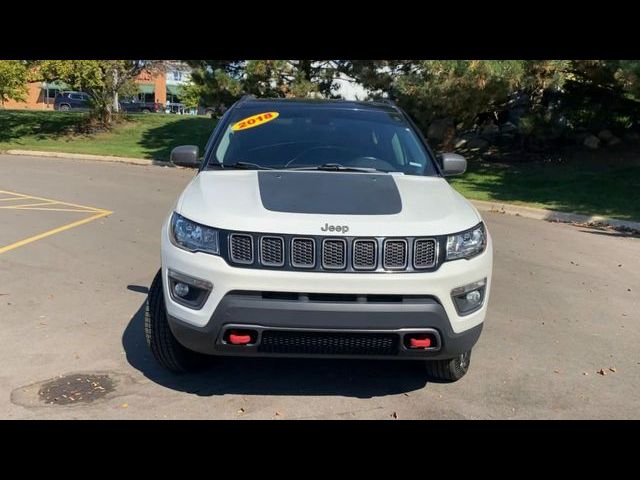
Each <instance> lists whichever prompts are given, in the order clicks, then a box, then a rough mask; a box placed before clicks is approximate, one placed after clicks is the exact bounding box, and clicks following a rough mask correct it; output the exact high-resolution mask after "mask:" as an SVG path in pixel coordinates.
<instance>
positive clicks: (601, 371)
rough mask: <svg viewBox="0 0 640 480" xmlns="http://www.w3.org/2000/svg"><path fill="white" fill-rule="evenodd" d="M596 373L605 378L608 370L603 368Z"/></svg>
mask: <svg viewBox="0 0 640 480" xmlns="http://www.w3.org/2000/svg"><path fill="white" fill-rule="evenodd" d="M596 373H598V374H600V375H602V376H604V375H606V374H607V372H606V370H605V369H604V368H601V369H600V370H598V371H597V372H596Z"/></svg>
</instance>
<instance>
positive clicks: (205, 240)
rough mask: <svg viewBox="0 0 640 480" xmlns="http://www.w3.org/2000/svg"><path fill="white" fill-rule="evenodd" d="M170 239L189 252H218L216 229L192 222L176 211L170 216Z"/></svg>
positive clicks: (216, 253)
mask: <svg viewBox="0 0 640 480" xmlns="http://www.w3.org/2000/svg"><path fill="white" fill-rule="evenodd" d="M171 241H172V243H173V244H174V245H175V246H176V247H180V248H183V249H185V250H189V251H191V252H206V253H213V254H215V255H218V254H219V253H220V244H219V243H218V230H216V229H215V228H211V227H205V226H204V225H200V224H199V223H196V222H192V221H191V220H189V219H186V218H184V217H183V216H182V215H178V214H177V213H174V214H173V216H172V217H171Z"/></svg>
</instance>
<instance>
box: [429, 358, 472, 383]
mask: <svg viewBox="0 0 640 480" xmlns="http://www.w3.org/2000/svg"><path fill="white" fill-rule="evenodd" d="M470 364H471V350H469V351H468V352H464V353H462V354H460V355H458V356H457V357H455V358H451V359H447V360H427V361H426V362H425V368H426V370H427V377H428V378H429V379H430V380H432V381H435V382H440V383H452V382H457V381H458V380H460V379H461V378H462V377H464V376H465V375H466V373H467V372H468V371H469V365H470Z"/></svg>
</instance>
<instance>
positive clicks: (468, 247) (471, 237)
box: [447, 223, 487, 260]
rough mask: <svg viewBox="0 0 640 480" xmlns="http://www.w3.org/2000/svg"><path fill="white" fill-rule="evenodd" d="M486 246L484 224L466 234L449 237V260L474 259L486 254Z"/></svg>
mask: <svg viewBox="0 0 640 480" xmlns="http://www.w3.org/2000/svg"><path fill="white" fill-rule="evenodd" d="M486 246H487V232H486V230H485V228H484V224H483V223H480V224H479V225H477V226H475V227H473V228H471V229H469V230H467V231H465V232H462V233H456V234H455V235H449V236H448V237H447V260H457V259H459V258H471V257H474V256H475V255H478V254H480V253H482V252H484V249H485V248H486Z"/></svg>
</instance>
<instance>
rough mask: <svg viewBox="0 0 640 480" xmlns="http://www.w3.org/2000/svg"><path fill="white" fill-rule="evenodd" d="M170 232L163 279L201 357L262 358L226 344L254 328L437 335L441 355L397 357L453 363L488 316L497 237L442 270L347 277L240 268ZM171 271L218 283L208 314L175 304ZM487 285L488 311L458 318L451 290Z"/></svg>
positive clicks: (173, 313)
mask: <svg viewBox="0 0 640 480" xmlns="http://www.w3.org/2000/svg"><path fill="white" fill-rule="evenodd" d="M167 232H168V229H167V228H166V225H165V228H163V230H162V277H163V288H164V297H165V303H166V310H167V315H168V318H169V324H170V327H171V330H172V332H173V333H174V335H175V336H176V338H177V339H178V341H179V342H180V343H182V344H183V345H184V346H186V347H187V348H190V349H192V350H195V351H199V352H202V353H208V354H222V355H234V354H238V355H252V354H255V355H258V354H261V351H260V347H259V345H258V344H256V345H253V346H243V347H240V348H238V347H237V346H229V345H225V343H224V340H223V336H224V332H225V331H226V329H228V327H229V326H230V325H236V326H237V325H241V326H242V325H249V326H253V327H254V328H255V330H256V331H259V332H262V331H263V330H266V329H273V330H276V329H284V330H290V331H299V332H300V331H302V332H304V331H322V332H335V331H340V332H346V333H349V332H351V333H357V332H362V331H364V332H391V333H396V334H397V335H399V336H400V338H402V335H404V333H405V332H407V331H417V330H419V329H434V330H435V331H437V332H438V335H439V336H440V339H441V342H440V345H439V348H438V349H434V350H424V351H415V350H410V351H405V350H404V349H403V348H402V344H401V345H400V348H399V351H398V355H397V357H398V358H416V356H420V357H430V358H450V357H453V356H455V355H456V354H458V353H462V352H463V351H467V350H469V349H470V348H471V347H472V346H473V344H475V342H476V341H477V339H478V337H479V335H480V331H481V329H482V323H483V321H484V318H485V315H486V309H487V303H488V299H489V293H490V288H491V272H492V261H493V259H492V241H491V237H490V236H489V237H488V245H487V249H486V250H485V252H484V253H482V254H481V255H478V256H477V257H474V258H472V259H470V260H456V261H452V262H445V263H444V264H443V265H441V266H440V268H438V270H437V271H432V272H424V273H400V272H399V273H388V274H379V273H349V274H348V273H327V272H300V271H274V270H260V269H246V268H236V267H232V266H230V265H229V264H227V263H226V262H225V260H224V259H222V258H221V257H218V256H215V255H209V254H204V253H190V252H187V251H184V250H181V249H179V248H177V247H175V246H174V245H173V244H171V242H170V240H169V237H168V233H167ZM169 269H171V270H173V271H176V272H179V273H183V274H187V275H190V276H192V277H195V278H198V279H201V280H205V281H208V282H210V283H212V284H213V291H212V292H211V294H210V295H209V297H208V298H207V300H206V302H205V303H204V305H203V306H202V308H200V309H199V310H195V309H192V308H189V307H186V306H183V305H180V304H178V303H176V302H175V301H173V300H172V299H171V297H170V295H169V291H168V287H167V286H168V284H169V282H168V270H169ZM484 278H486V279H487V285H486V291H485V297H484V303H483V305H482V307H481V308H480V309H479V310H477V311H475V312H473V313H470V314H468V315H464V316H460V315H458V313H457V311H456V308H455V306H454V304H453V300H452V299H451V291H452V290H453V289H454V288H457V287H460V286H463V285H466V284H468V283H471V282H474V281H478V280H482V279H484ZM262 292H287V293H289V292H295V293H300V294H353V295H358V296H360V297H361V296H367V295H397V296H404V297H406V296H420V301H417V300H416V301H405V300H403V301H402V302H400V303H398V302H390V303H385V302H379V301H377V302H366V301H362V300H360V301H356V302H345V301H336V302H332V301H309V300H308V298H307V299H306V300H305V301H298V300H278V299H265V298H262ZM427 297H428V298H427ZM305 298H306V296H305ZM296 356H297V355H296ZM349 356H350V357H352V355H349ZM367 358H372V357H370V356H368V357H367ZM385 358H388V357H385Z"/></svg>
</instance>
